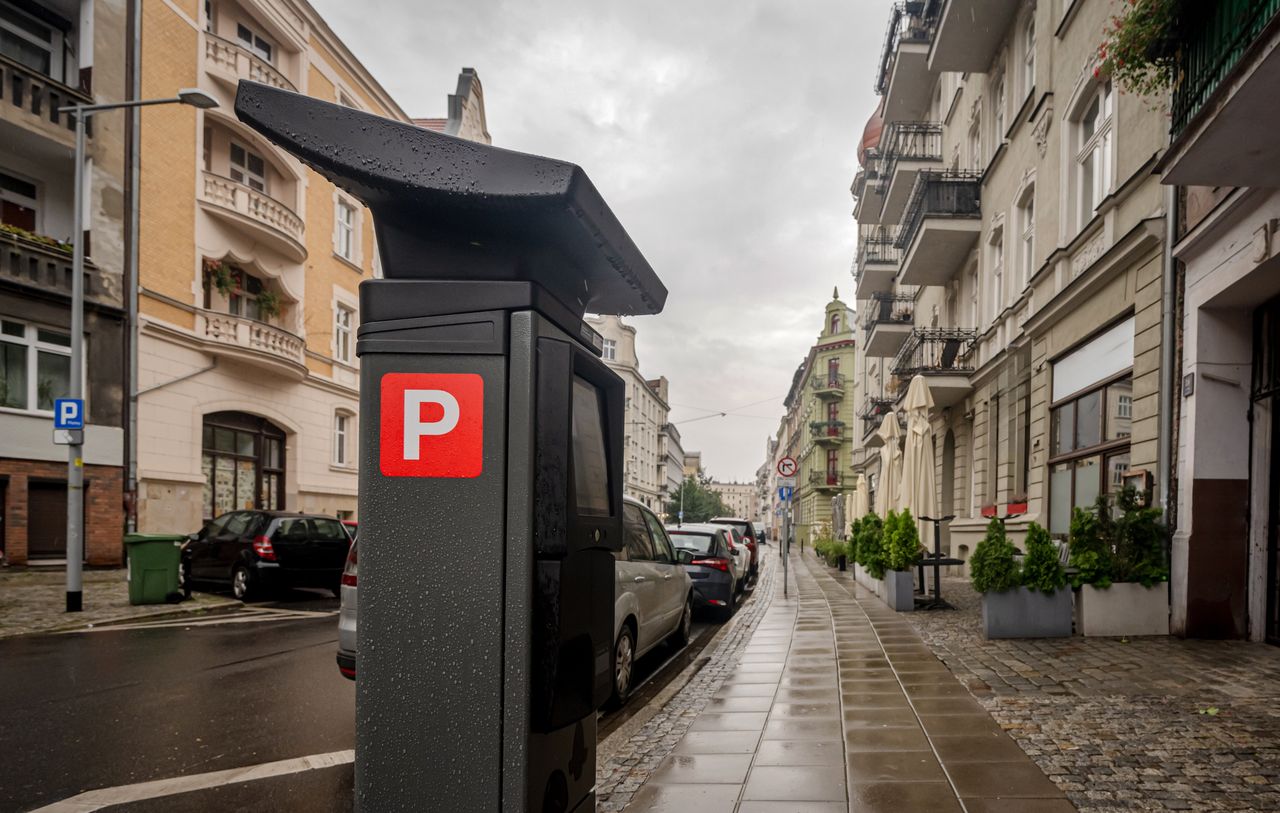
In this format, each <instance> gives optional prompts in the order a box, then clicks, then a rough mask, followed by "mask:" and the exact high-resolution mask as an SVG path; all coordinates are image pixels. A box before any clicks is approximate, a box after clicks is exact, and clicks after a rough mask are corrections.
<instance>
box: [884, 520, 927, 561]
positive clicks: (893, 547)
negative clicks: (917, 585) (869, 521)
mask: <svg viewBox="0 0 1280 813" xmlns="http://www.w3.org/2000/svg"><path fill="white" fill-rule="evenodd" d="M891 516H892V515H891ZM887 528H888V526H887V524H886V532H885V535H884V548H885V567H886V568H887V569H889V570H898V571H907V570H911V568H913V567H915V566H916V563H918V562H919V561H920V532H919V530H918V529H917V528H916V520H915V518H914V517H912V516H911V511H910V510H909V509H906V508H904V509H902V513H901V514H898V515H897V516H896V517H894V520H893V530H892V531H889V530H887Z"/></svg>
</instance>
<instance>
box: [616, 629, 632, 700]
mask: <svg viewBox="0 0 1280 813" xmlns="http://www.w3.org/2000/svg"><path fill="white" fill-rule="evenodd" d="M635 665H636V640H635V633H634V632H632V631H631V627H629V626H627V625H626V624H623V625H622V631H621V632H619V633H618V641H617V643H615V644H614V645H613V698H612V700H611V704H612V705H613V706H615V707H617V706H621V705H622V704H623V703H625V702H627V696H628V695H630V694H631V673H632V671H633V670H634V669H635Z"/></svg>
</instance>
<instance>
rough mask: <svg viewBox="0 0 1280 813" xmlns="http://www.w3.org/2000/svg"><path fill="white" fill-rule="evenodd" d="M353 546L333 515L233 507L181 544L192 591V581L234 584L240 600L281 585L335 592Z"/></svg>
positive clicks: (186, 580) (232, 588)
mask: <svg viewBox="0 0 1280 813" xmlns="http://www.w3.org/2000/svg"><path fill="white" fill-rule="evenodd" d="M350 547H351V535H350V534H348V533H347V530H346V529H345V528H344V527H342V522H341V521H339V520H337V519H334V518H333V517H325V516H316V515H313V514H293V513H288V512H286V511H232V512H230V513H227V514H223V515H222V516H220V517H217V518H216V519H214V520H212V521H210V522H209V523H208V524H207V525H205V526H204V527H203V528H201V529H200V532H199V533H196V534H192V535H191V537H190V538H189V539H188V540H187V542H186V544H184V545H183V547H182V573H183V577H184V578H183V584H184V585H186V587H185V589H186V590H187V591H188V592H190V589H191V584H192V582H219V583H223V584H230V585H231V592H232V593H233V594H234V595H235V597H236V598H238V599H240V600H242V601H244V600H247V599H249V598H252V597H253V596H254V595H255V594H259V593H262V592H265V591H268V590H271V589H275V588H280V587H323V588H325V589H327V590H332V591H333V593H334V595H337V594H338V588H339V586H340V583H341V580H342V567H343V565H344V564H345V563H346V560H347V550H348V549H349V548H350Z"/></svg>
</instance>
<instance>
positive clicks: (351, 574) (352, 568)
mask: <svg viewBox="0 0 1280 813" xmlns="http://www.w3.org/2000/svg"><path fill="white" fill-rule="evenodd" d="M357 569H358V566H357V556H356V546H355V545H354V544H352V546H351V552H350V553H348V554H347V563H346V564H345V565H344V566H343V567H342V586H343V587H355V586H356V571H357Z"/></svg>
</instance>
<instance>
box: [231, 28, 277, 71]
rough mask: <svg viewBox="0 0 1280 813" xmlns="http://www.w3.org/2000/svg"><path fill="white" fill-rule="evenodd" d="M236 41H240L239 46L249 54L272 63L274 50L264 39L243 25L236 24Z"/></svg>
mask: <svg viewBox="0 0 1280 813" xmlns="http://www.w3.org/2000/svg"><path fill="white" fill-rule="evenodd" d="M236 39H238V40H240V44H241V45H243V46H244V47H245V49H246V50H248V51H249V53H251V54H255V55H257V56H260V57H262V58H263V59H265V60H266V61H267V62H273V61H274V56H275V48H274V47H273V46H272V45H271V43H270V42H269V41H268V40H267V39H266V38H265V37H263V36H262V35H261V34H259V33H258V32H256V31H254V30H253V29H251V28H250V27H249V26H247V25H245V24H244V23H237V24H236Z"/></svg>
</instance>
